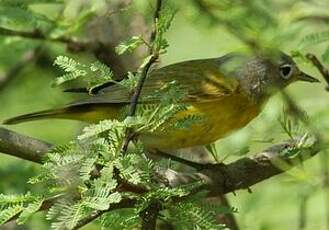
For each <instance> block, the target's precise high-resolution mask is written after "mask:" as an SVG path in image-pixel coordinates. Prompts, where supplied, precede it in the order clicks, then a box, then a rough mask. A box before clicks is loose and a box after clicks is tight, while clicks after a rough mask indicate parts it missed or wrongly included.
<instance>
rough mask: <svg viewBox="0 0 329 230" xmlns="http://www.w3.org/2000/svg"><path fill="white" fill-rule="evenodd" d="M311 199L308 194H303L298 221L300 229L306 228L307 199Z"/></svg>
mask: <svg viewBox="0 0 329 230" xmlns="http://www.w3.org/2000/svg"><path fill="white" fill-rule="evenodd" d="M308 199H309V195H308V194H302V195H301V201H300V207H299V218H298V219H299V221H298V229H299V230H304V229H306V223H307V222H306V221H307V201H308Z"/></svg>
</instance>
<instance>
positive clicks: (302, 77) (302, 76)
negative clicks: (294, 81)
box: [298, 72, 320, 83]
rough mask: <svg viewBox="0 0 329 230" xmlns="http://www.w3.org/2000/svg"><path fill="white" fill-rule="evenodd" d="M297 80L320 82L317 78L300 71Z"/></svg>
mask: <svg viewBox="0 0 329 230" xmlns="http://www.w3.org/2000/svg"><path fill="white" fill-rule="evenodd" d="M298 80H300V81H307V82H312V83H315V82H320V81H319V80H318V79H316V78H314V77H311V76H310V75H308V74H306V73H304V72H300V74H299V76H298Z"/></svg>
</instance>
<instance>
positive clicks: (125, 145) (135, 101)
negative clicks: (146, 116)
mask: <svg viewBox="0 0 329 230" xmlns="http://www.w3.org/2000/svg"><path fill="white" fill-rule="evenodd" d="M161 5H162V0H157V2H156V9H155V13H154V19H153V23H154V25H153V28H154V30H153V31H152V33H151V37H150V44H153V45H152V47H150V49H149V53H150V58H149V60H148V61H147V63H146V64H145V66H144V67H143V69H142V73H141V75H140V79H139V81H138V83H137V86H136V88H135V91H134V94H133V95H132V97H131V101H130V107H129V112H128V116H130V117H132V116H135V113H136V109H137V104H138V99H139V96H140V94H141V92H142V88H143V85H144V82H145V80H146V77H147V74H148V72H149V70H150V68H151V66H152V65H153V64H154V63H155V62H156V61H157V59H158V57H159V52H158V50H157V48H156V47H154V40H155V38H156V36H157V29H156V27H157V21H158V20H159V17H160V11H161ZM133 136H134V135H133V130H132V129H127V132H126V138H125V140H124V142H123V145H122V149H121V152H122V153H125V152H126V151H127V149H128V145H129V143H130V141H131V140H132V138H133Z"/></svg>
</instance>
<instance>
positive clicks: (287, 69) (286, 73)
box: [280, 64, 293, 80]
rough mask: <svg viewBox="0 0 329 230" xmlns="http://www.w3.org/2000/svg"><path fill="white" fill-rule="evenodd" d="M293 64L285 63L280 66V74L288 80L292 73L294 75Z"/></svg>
mask: <svg viewBox="0 0 329 230" xmlns="http://www.w3.org/2000/svg"><path fill="white" fill-rule="evenodd" d="M292 72H293V71H292V65H290V64H284V65H282V66H280V76H281V77H282V78H283V79H285V80H288V79H289V78H290V77H291V75H292Z"/></svg>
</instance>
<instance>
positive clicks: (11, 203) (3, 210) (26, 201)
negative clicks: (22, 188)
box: [0, 193, 44, 225]
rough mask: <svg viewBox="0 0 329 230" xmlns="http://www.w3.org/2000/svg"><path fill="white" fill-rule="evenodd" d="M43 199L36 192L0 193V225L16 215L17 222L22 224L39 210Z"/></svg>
mask: <svg viewBox="0 0 329 230" xmlns="http://www.w3.org/2000/svg"><path fill="white" fill-rule="evenodd" d="M43 201H44V200H43V199H42V198H40V197H39V196H38V195H36V194H31V193H27V194H24V195H3V194H0V225H2V224H4V223H6V222H8V221H9V220H11V219H12V218H13V217H15V216H18V219H17V223H18V224H24V223H25V222H26V221H27V219H28V218H29V217H31V216H32V215H33V214H34V213H36V212H37V211H39V208H40V207H41V205H42V203H43Z"/></svg>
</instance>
